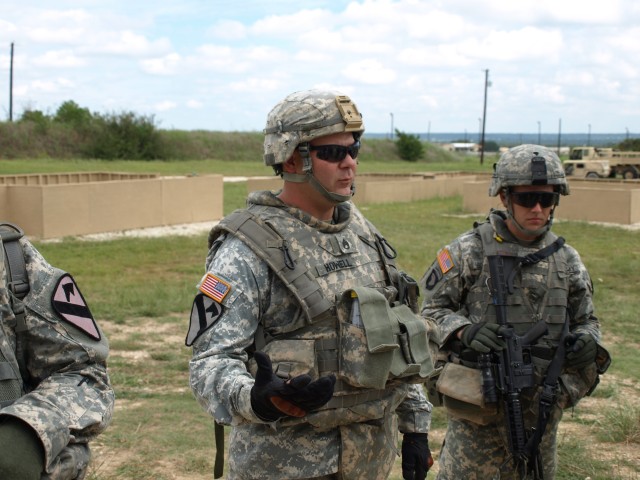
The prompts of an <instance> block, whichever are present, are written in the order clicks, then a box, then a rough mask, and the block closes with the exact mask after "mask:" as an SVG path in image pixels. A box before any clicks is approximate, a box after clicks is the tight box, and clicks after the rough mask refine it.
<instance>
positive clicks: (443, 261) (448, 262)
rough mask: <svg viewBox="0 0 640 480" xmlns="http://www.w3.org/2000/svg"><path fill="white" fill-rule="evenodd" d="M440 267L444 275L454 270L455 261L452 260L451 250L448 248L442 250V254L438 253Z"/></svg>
mask: <svg viewBox="0 0 640 480" xmlns="http://www.w3.org/2000/svg"><path fill="white" fill-rule="evenodd" d="M438 265H440V270H442V273H447V272H448V271H449V270H451V269H452V268H453V260H452V259H451V255H450V254H449V250H447V249H446V248H444V249H442V250H441V251H440V253H438Z"/></svg>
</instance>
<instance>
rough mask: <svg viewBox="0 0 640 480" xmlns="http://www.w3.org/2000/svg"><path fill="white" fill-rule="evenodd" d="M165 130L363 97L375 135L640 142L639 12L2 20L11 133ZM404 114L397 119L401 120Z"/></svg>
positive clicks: (575, 6)
mask: <svg viewBox="0 0 640 480" xmlns="http://www.w3.org/2000/svg"><path fill="white" fill-rule="evenodd" d="M12 42H13V43H14V49H15V50H14V52H15V55H14V87H13V111H14V119H15V118H18V117H19V116H20V114H21V113H22V112H23V111H24V110H25V109H38V110H42V111H45V112H47V113H54V112H55V110H56V109H57V108H58V107H59V106H60V104H61V103H62V102H64V101H66V100H73V101H75V102H77V103H78V104H79V105H80V106H82V107H86V108H89V109H90V110H91V111H92V112H100V113H107V112H122V111H134V112H136V113H138V114H140V115H153V116H154V118H155V120H156V123H157V124H158V126H159V127H160V128H167V129H186V130H191V129H203V130H223V131H234V130H242V131H259V130H261V129H262V128H263V127H264V121H265V118H266V115H267V113H268V111H269V110H270V109H271V107H272V106H273V105H275V103H277V102H278V101H279V100H280V99H282V98H283V97H285V96H286V95H287V94H289V93H291V92H293V91H296V90H304V89H308V88H325V87H326V88H333V89H337V90H341V91H342V92H344V93H346V94H348V95H350V96H351V97H352V98H353V99H354V100H355V102H356V103H357V105H358V107H359V109H360V110H361V111H362V113H363V115H364V120H365V125H366V128H367V130H368V131H370V132H376V133H385V132H388V131H389V130H390V128H391V119H392V117H393V126H394V127H395V128H398V129H400V130H402V131H404V132H416V133H417V132H427V131H431V132H434V133H435V132H464V131H468V132H469V133H470V134H473V133H475V132H478V130H479V126H480V119H481V117H482V114H483V112H482V110H483V98H484V80H485V73H484V71H485V70H487V69H488V70H489V80H490V84H491V86H490V87H489V88H488V97H487V119H486V129H487V131H488V132H506V133H535V132H537V131H538V128H540V129H541V131H542V132H543V133H545V132H554V131H556V130H557V128H558V123H559V120H560V119H561V121H562V129H563V131H565V132H568V133H569V132H586V131H587V130H588V129H591V131H592V132H593V133H624V132H625V131H630V132H632V133H638V132H640V63H639V62H638V59H639V58H640V3H639V2H636V1H634V0H609V1H607V2H603V1H601V0H561V1H556V0H518V1H512V0H484V1H482V2H478V1H477V0H440V1H430V0H422V1H418V0H358V1H328V0H327V1H322V0H315V1H314V0H311V1H304V2H301V1H290V0H266V1H261V0H244V1H243V0H239V1H238V0H235V1H217V0H213V1H211V0H209V1H205V0H182V1H180V2H177V1H166V0H153V1H151V0H130V1H127V2H125V1H121V0H115V1H108V2H106V1H95V0H93V1H92V0H83V1H72V0H58V1H56V2H50V1H45V0H41V1H35V0H21V1H20V2H14V3H13V4H12V6H11V8H7V9H3V11H2V12H1V13H0V118H2V119H3V120H4V119H7V118H8V113H9V65H10V60H9V57H10V56H9V54H10V45H11V43H12ZM391 114H393V116H392V115H391Z"/></svg>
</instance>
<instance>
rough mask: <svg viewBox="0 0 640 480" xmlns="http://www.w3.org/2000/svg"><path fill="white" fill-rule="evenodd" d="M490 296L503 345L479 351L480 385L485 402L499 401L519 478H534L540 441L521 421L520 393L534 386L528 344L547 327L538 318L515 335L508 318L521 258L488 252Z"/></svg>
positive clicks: (538, 470) (539, 472)
mask: <svg viewBox="0 0 640 480" xmlns="http://www.w3.org/2000/svg"><path fill="white" fill-rule="evenodd" d="M487 258H488V261H489V273H490V275H491V282H490V283H491V296H492V300H493V305H494V306H495V311H496V318H497V323H498V324H499V325H501V329H500V333H501V335H502V337H503V338H504V341H505V343H506V347H505V348H504V349H503V350H501V351H499V352H492V353H487V354H482V355H480V357H479V359H478V363H479V365H480V368H481V370H482V379H483V381H482V389H483V395H484V399H485V402H487V403H497V402H498V401H499V400H500V401H501V402H502V405H503V408H504V414H505V420H506V427H507V432H508V438H509V449H510V452H511V456H512V458H513V460H514V462H515V465H516V469H517V471H518V473H519V475H520V478H525V476H526V475H527V474H528V473H529V472H531V473H532V474H533V477H534V478H535V479H542V465H541V459H540V455H539V449H538V446H539V442H534V441H532V440H533V437H536V436H535V435H534V432H533V429H532V430H531V431H527V430H526V429H525V425H524V417H523V412H522V404H521V401H520V394H521V392H522V390H523V389H525V388H532V387H535V386H536V381H535V376H534V366H533V363H532V359H531V348H530V347H531V346H532V345H534V344H535V343H536V342H537V341H538V340H539V339H540V338H541V337H542V336H543V335H545V334H546V333H547V331H548V328H547V324H546V323H545V321H544V320H540V321H539V322H538V323H536V324H535V325H534V326H533V327H531V329H529V330H528V331H527V332H526V333H525V334H524V335H518V334H517V333H516V331H515V329H514V327H513V326H512V325H510V324H509V322H508V320H507V297H508V295H509V294H511V293H513V279H514V277H515V274H516V272H517V267H518V266H519V265H520V260H521V259H520V258H518V257H511V256H502V255H490V256H488V257H487Z"/></svg>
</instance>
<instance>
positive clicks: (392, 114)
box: [389, 112, 393, 140]
mask: <svg viewBox="0 0 640 480" xmlns="http://www.w3.org/2000/svg"><path fill="white" fill-rule="evenodd" d="M389 115H391V140H393V112H392V113H389Z"/></svg>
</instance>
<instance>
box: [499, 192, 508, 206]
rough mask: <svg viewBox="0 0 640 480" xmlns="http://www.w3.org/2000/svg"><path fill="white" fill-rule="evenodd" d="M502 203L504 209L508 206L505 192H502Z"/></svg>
mask: <svg viewBox="0 0 640 480" xmlns="http://www.w3.org/2000/svg"><path fill="white" fill-rule="evenodd" d="M500 201H501V202H502V205H503V206H504V207H506V206H507V194H506V192H505V191H504V190H500Z"/></svg>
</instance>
